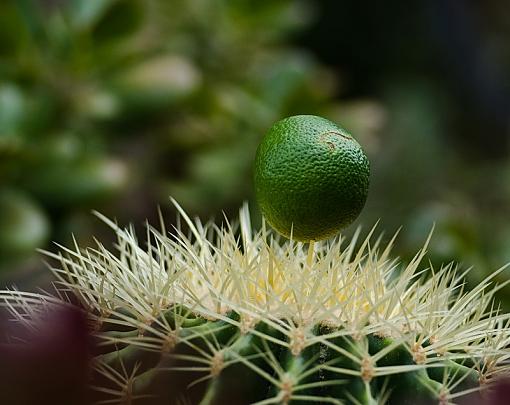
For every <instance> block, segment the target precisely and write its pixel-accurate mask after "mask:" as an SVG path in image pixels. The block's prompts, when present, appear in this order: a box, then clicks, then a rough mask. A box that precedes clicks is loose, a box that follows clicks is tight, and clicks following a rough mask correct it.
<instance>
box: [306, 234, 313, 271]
mask: <svg viewBox="0 0 510 405" xmlns="http://www.w3.org/2000/svg"><path fill="white" fill-rule="evenodd" d="M314 248H315V241H314V240H311V241H310V243H309V244H308V256H307V257H306V264H307V265H308V268H311V267H312V262H313V255H314V252H315V249H314Z"/></svg>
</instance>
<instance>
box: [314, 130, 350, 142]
mask: <svg viewBox="0 0 510 405" xmlns="http://www.w3.org/2000/svg"><path fill="white" fill-rule="evenodd" d="M325 135H337V136H340V137H342V138H344V139H349V140H352V137H350V136H349V135H345V134H342V133H341V132H337V131H328V132H324V133H323V134H321V138H324V136H325Z"/></svg>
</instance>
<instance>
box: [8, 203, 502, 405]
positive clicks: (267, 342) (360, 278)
mask: <svg viewBox="0 0 510 405" xmlns="http://www.w3.org/2000/svg"><path fill="white" fill-rule="evenodd" d="M174 203H175V202H174ZM175 205H176V207H177V209H178V210H179V218H180V222H178V223H182V224H183V226H182V227H181V226H180V225H179V226H176V227H174V228H172V230H168V229H166V228H165V225H164V221H161V229H160V230H157V229H156V228H154V227H152V226H148V227H147V235H146V237H145V242H143V243H140V242H139V241H138V239H137V237H136V236H135V233H134V230H133V229H132V228H131V227H128V228H121V227H119V226H118V225H117V224H116V223H115V222H113V221H111V220H109V219H107V218H105V217H103V216H101V215H99V214H98V215H99V217H100V218H101V219H102V220H103V221H104V222H105V223H106V224H107V225H109V226H110V227H111V228H112V229H113V231H114V232H115V233H116V235H117V237H118V242H117V244H116V249H117V252H116V253H112V252H111V251H109V250H107V249H106V248H105V246H104V245H103V244H101V243H100V242H98V243H97V246H96V247H94V248H87V249H82V248H80V247H79V246H78V245H77V244H76V245H75V246H74V247H73V248H66V247H63V246H61V247H60V249H61V251H60V253H58V254H56V253H48V252H46V253H47V254H48V255H50V256H51V257H52V258H53V259H56V261H54V260H51V262H52V263H58V265H52V266H51V269H52V271H53V272H54V274H55V275H57V276H58V278H59V282H58V286H57V289H58V291H59V292H60V293H59V294H58V295H49V294H43V293H42V294H34V293H24V292H20V291H3V292H1V293H0V298H1V299H2V300H3V301H4V304H6V306H7V307H8V308H9V309H10V311H11V313H12V314H13V316H15V317H17V318H18V319H19V320H22V321H23V322H24V323H27V322H28V324H30V322H31V321H30V320H31V319H35V318H37V314H38V313H44V312H46V311H47V310H48V309H49V308H51V307H53V306H55V305H76V304H79V306H80V307H82V308H84V309H85V311H86V313H87V314H88V317H89V319H90V321H91V328H92V329H93V333H94V335H95V337H96V338H97V342H98V344H97V348H96V353H95V357H94V359H93V362H92V364H93V369H94V372H93V373H92V375H91V380H90V388H91V390H92V391H93V392H94V394H93V396H94V402H97V403H102V404H107V403H110V404H146V403H155V404H254V403H256V404H289V403H292V404H298V403H302V404H304V403H333V404H340V403H347V404H383V403H388V404H406V403H407V404H429V403H431V404H432V403H437V404H450V403H465V402H463V401H467V400H473V399H474V400H475V401H476V400H479V399H480V397H483V395H485V393H486V392H487V390H490V386H491V384H490V382H491V381H494V379H495V377H496V376H498V375H503V374H505V373H506V372H507V371H508V369H509V365H508V358H509V354H510V351H509V350H508V346H509V344H510V326H509V325H510V323H509V316H508V315H507V314H500V313H499V312H498V310H497V308H496V307H495V306H494V303H493V295H494V293H495V291H496V290H497V289H498V286H496V285H493V278H494V275H495V274H497V273H498V272H501V271H502V270H503V269H500V270H499V271H498V272H496V273H495V274H494V275H493V276H491V277H489V278H487V279H486V280H485V281H483V282H482V283H481V284H479V285H478V286H477V287H476V288H474V289H473V290H471V291H467V290H465V289H464V286H463V278H464V276H465V272H462V271H459V270H458V268H457V267H456V266H454V265H447V266H444V267H443V268H441V269H433V268H430V267H428V268H426V266H422V265H421V262H422V261H423V259H424V257H425V255H426V251H425V250H426V244H427V243H428V240H427V242H426V244H425V247H424V248H423V249H421V250H420V251H419V252H418V253H417V254H416V256H415V257H414V259H413V260H412V261H410V262H409V263H408V264H406V265H402V266H399V265H398V263H397V260H396V259H392V258H391V256H390V250H391V246H392V244H393V241H394V238H393V239H391V240H390V241H389V242H387V243H383V238H382V237H379V238H374V236H373V235H374V232H375V231H374V229H372V231H371V232H369V234H368V236H367V237H366V238H361V237H359V236H360V232H359V231H358V232H356V233H355V234H354V236H353V238H352V239H351V240H350V241H346V240H345V239H344V237H342V236H338V237H337V238H336V239H334V240H330V241H322V242H316V243H315V244H312V249H309V248H307V246H306V244H303V243H300V242H295V241H292V240H290V241H289V240H283V239H280V238H279V237H278V236H275V235H274V234H272V233H271V231H269V230H268V229H266V226H265V225H264V224H263V226H262V228H261V230H259V231H254V230H252V228H251V218H250V213H249V210H248V207H247V206H244V207H242V209H241V210H240V218H239V221H237V222H236V223H235V224H230V223H227V224H226V225H225V226H218V225H215V224H214V223H212V222H211V223H207V224H204V223H202V222H200V221H199V220H192V219H190V218H189V216H187V215H186V213H185V212H184V211H183V210H182V209H181V208H180V207H179V205H177V203H175ZM184 228H186V229H187V230H188V231H189V232H188V231H184V230H183V229H184ZM71 302H72V304H71Z"/></svg>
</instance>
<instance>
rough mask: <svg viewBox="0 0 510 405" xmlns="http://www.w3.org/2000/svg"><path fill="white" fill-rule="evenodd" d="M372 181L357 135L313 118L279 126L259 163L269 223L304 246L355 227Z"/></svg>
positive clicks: (259, 189)
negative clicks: (351, 225)
mask: <svg viewBox="0 0 510 405" xmlns="http://www.w3.org/2000/svg"><path fill="white" fill-rule="evenodd" d="M369 176H370V167H369V161H368V159H367V157H366V156H365V154H364V153H363V150H362V149H361V146H360V145H359V143H358V142H356V140H355V139H354V138H353V137H352V135H351V134H349V133H348V132H347V131H346V130H345V129H343V128H341V127H340V126H338V125H336V124H335V123H333V122H331V121H329V120H327V119H325V118H321V117H317V116H314V115H296V116H292V117H288V118H285V119H283V120H281V121H278V122H277V123H276V124H275V125H274V126H273V127H272V128H271V129H270V130H269V132H268V133H267V134H266V136H265V137H264V138H263V139H262V142H261V143H260V145H259V147H258V149H257V154H256V158H255V177H254V181H255V191H256V196H257V201H258V203H259V206H260V208H261V210H262V212H263V214H264V216H265V218H266V219H267V221H268V222H269V223H270V224H271V225H272V226H273V227H274V228H275V229H276V230H277V231H278V232H280V233H281V234H283V235H285V236H287V237H291V236H292V239H294V240H299V241H309V240H320V239H326V238H329V237H331V236H333V235H335V234H336V233H337V232H338V231H339V230H340V229H342V228H344V227H346V226H348V225H349V224H351V223H352V222H353V221H354V220H355V219H356V218H357V216H358V215H359V213H360V212H361V210H362V209H363V206H364V205H365V201H366V198H367V194H368V185H369ZM291 234H292V235H291Z"/></svg>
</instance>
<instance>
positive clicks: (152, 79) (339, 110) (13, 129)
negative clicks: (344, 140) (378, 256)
mask: <svg viewBox="0 0 510 405" xmlns="http://www.w3.org/2000/svg"><path fill="white" fill-rule="evenodd" d="M316 5H317V4H316V3H314V2H313V1H311V0H310V1H306V0H303V1H292V0H271V1H269V0H258V1H253V0H171V1H167V0H67V1H63V0H51V1H50V0H7V1H3V2H1V3H0V271H2V270H3V271H4V272H7V271H9V270H11V271H10V273H9V274H8V277H13V276H12V274H13V271H14V270H16V269H17V268H20V267H23V266H26V265H27V260H28V261H29V263H30V260H32V259H33V257H34V249H35V248H36V247H42V248H44V247H48V246H49V245H48V244H49V242H50V241H51V240H57V241H59V242H63V243H66V240H67V241H68V240H69V239H67V238H69V235H70V234H71V233H75V234H76V237H77V238H78V239H84V238H91V235H93V234H97V233H98V229H95V228H94V226H95V224H96V222H97V221H96V220H95V219H94V218H93V217H92V216H91V215H90V211H91V210H92V209H97V210H99V211H101V212H103V213H105V214H107V215H109V216H111V217H116V218H118V219H119V221H120V222H121V223H126V222H128V221H133V222H134V223H135V224H136V225H142V224H143V220H144V219H145V218H147V217H149V218H152V219H154V218H155V216H156V210H155V206H156V205H157V204H160V205H161V206H163V207H165V206H168V205H169V204H168V196H170V195H171V196H173V197H174V198H176V199H177V201H179V202H180V203H181V204H182V205H183V206H184V208H185V209H186V210H187V211H188V212H190V213H191V214H197V215H200V216H202V217H204V218H207V217H209V216H212V215H218V213H219V212H220V211H222V210H223V211H225V212H226V213H227V215H228V216H230V217H232V216H233V215H231V214H233V213H234V212H235V210H237V208H238V207H239V205H240V204H241V203H242V201H243V200H247V199H248V200H252V183H251V172H252V161H253V156H254V152H255V149H256V147H257V145H258V142H259V139H260V138H261V136H262V135H263V134H264V133H265V131H266V130H267V129H268V128H269V127H270V126H271V125H272V123H273V122H275V121H276V120H278V119H280V118H282V117H284V116H287V115H291V114H298V113H307V114H318V115H324V116H326V117H328V118H330V119H332V120H333V121H337V122H339V123H341V124H342V125H343V126H344V127H346V128H348V129H349V130H350V131H351V132H352V133H353V134H354V135H355V136H356V137H357V138H358V139H359V141H360V143H361V144H362V145H364V148H365V149H366V151H367V154H368V155H369V157H370V160H371V162H372V173H373V176H372V180H371V181H372V185H371V189H370V193H369V199H368V202H367V206H366V209H365V211H364V212H363V214H362V216H361V218H360V219H359V220H358V223H363V224H365V226H367V225H368V226H370V224H372V223H373V222H374V221H376V220H377V219H379V218H381V225H380V228H381V229H385V230H387V231H388V232H387V234H388V236H389V235H390V234H391V233H392V232H394V231H395V230H396V229H397V228H398V227H399V226H401V225H402V226H403V227H404V228H403V231H402V233H401V237H400V238H399V240H400V242H399V245H398V246H397V249H398V253H400V254H401V255H402V256H403V257H404V258H409V257H410V256H411V255H412V254H413V253H414V252H415V251H416V249H417V248H418V247H419V246H420V245H421V244H422V243H423V241H424V240H425V239H426V235H427V234H428V232H429V231H430V229H431V227H432V225H433V224H434V223H435V231H434V238H433V239H432V246H431V247H430V249H429V250H430V252H431V254H432V256H431V258H432V261H433V263H434V265H436V266H437V265H439V264H440V263H442V262H448V261H450V260H456V261H459V260H460V261H462V265H463V266H464V267H467V266H469V265H474V266H475V267H476V268H477V269H478V270H477V272H473V275H472V276H471V277H472V279H471V281H472V282H477V281H479V280H480V278H481V277H482V276H483V274H487V273H488V271H489V270H493V269H494V268H495V267H499V266H500V265H502V264H503V263H505V262H506V261H510V228H508V224H507V223H506V222H507V221H505V218H508V215H509V214H510V212H509V210H510V208H509V207H510V204H509V203H510V187H509V186H508V184H510V183H509V180H510V165H509V164H508V162H501V161H499V162H490V161H487V162H479V161H476V162H474V161H473V160H472V159H471V157H470V156H466V155H463V153H462V151H459V150H457V148H456V147H455V145H454V144H452V143H451V141H450V140H449V137H448V136H447V134H448V133H449V131H450V130H451V123H450V122H449V120H448V118H447V117H448V114H449V113H450V112H451V111H455V108H456V106H455V104H454V100H452V98H451V97H449V95H448V94H447V92H446V91H445V90H444V89H443V88H441V86H437V84H436V83H431V82H430V81H429V80H428V79H427V78H426V77H423V76H420V75H418V76H410V77H404V76H402V75H399V76H388V77H387V78H385V83H386V85H385V86H383V88H382V89H381V91H380V92H379V94H378V95H377V98H374V97H373V96H372V97H371V98H367V97H366V95H356V94H355V95H350V98H349V99H345V98H344V97H342V94H343V93H342V91H343V90H344V88H348V85H347V84H346V83H348V77H344V76H343V75H342V74H341V73H340V72H333V71H332V70H331V69H326V68H325V67H324V66H322V65H321V64H319V63H318V62H317V61H316V60H315V59H314V58H313V57H312V56H311V55H310V53H309V52H306V51H304V50H303V49H301V48H298V47H296V46H293V45H291V40H292V38H293V36H294V35H296V33H299V32H302V30H303V29H305V27H306V26H307V25H308V24H310V23H311V19H312V18H313V16H314V10H315V6H316ZM354 37H355V36H353V40H354ZM353 46H354V45H353ZM353 49H354V48H353ZM360 52H361V51H360ZM252 208H255V204H252ZM151 222H155V221H151ZM352 228H354V227H351V229H349V230H348V231H347V232H352ZM100 229H102V228H100ZM36 262H37V263H38V262H39V259H37V261H36ZM502 277H503V276H502ZM503 280H504V278H501V280H500V281H503ZM508 295H509V297H510V294H508ZM502 297H503V298H505V296H504V295H502ZM508 301H509V302H510V299H509V300H508Z"/></svg>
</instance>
